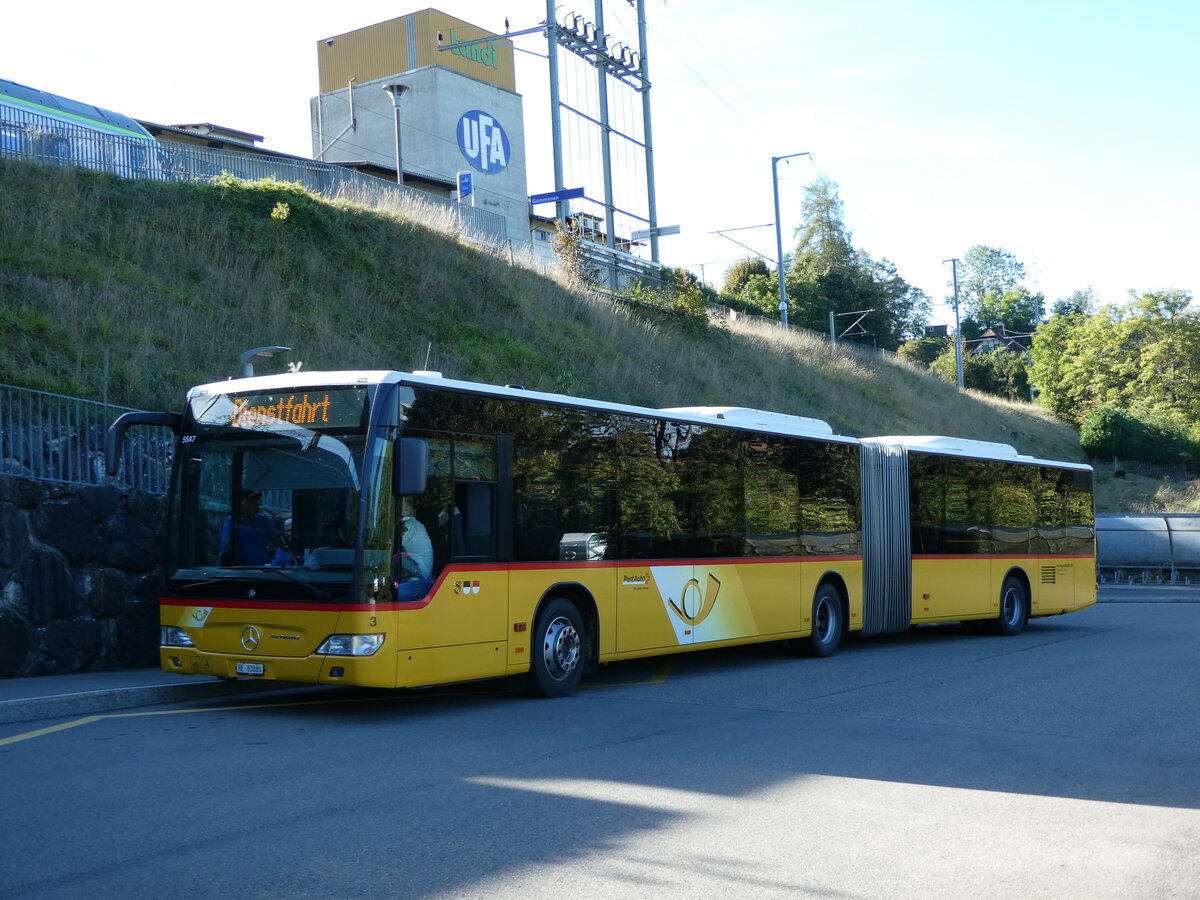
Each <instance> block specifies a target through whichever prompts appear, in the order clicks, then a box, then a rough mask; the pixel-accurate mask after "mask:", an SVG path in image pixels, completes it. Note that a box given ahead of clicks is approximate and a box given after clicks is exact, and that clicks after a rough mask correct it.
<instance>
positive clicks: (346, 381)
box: [188, 370, 858, 443]
mask: <svg viewBox="0 0 1200 900" xmlns="http://www.w3.org/2000/svg"><path fill="white" fill-rule="evenodd" d="M397 382H403V383H405V384H414V385H429V386H437V387H445V388H449V389H451V390H459V391H466V392H469V393H473V394H483V395H486V396H493V397H520V398H521V399H524V400H533V401H538V402H542V403H548V404H552V405H555V406H573V407H582V408H585V409H596V410H603V411H605V412H617V413H625V414H627V415H638V416H653V417H655V418H669V419H670V420H671V421H675V422H686V423H689V424H704V425H717V426H724V427H727V428H728V427H734V428H743V429H744V428H750V427H753V428H756V429H760V430H762V431H767V432H772V433H775V434H787V435H797V436H803V437H817V438H822V439H824V440H830V441H839V442H842V443H858V441H857V439H856V438H852V437H845V436H843V435H836V434H834V433H833V429H832V428H830V427H829V425H828V424H827V423H825V422H822V421H820V420H819V419H808V418H805V417H803V416H789V415H785V414H783V413H772V412H765V411H762V410H750V409H745V408H743V407H736V406H694V407H675V408H671V409H651V408H649V407H642V406H629V405H626V404H622V403H608V402H605V401H603V400H589V399H586V398H584V397H571V396H567V395H565V394H549V393H543V392H541V391H529V390H525V389H524V388H521V387H508V386H501V385H495V384H481V383H478V382H473V381H457V380H455V379H453V378H443V377H442V376H441V375H440V374H438V373H436V372H412V373H409V372H388V371H367V370H364V371H343V372H319V371H311V372H296V373H288V374H284V375H255V376H253V377H251V378H236V379H232V378H231V379H229V380H228V381H215V382H211V383H209V384H202V385H197V386H196V387H194V388H192V389H191V390H190V391H188V397H189V399H190V398H191V397H194V396H204V395H207V394H224V393H229V392H230V391H235V392H239V393H240V392H243V391H279V390H303V389H305V388H313V387H319V386H322V385H347V386H351V385H356V384H361V385H368V384H394V383H397Z"/></svg>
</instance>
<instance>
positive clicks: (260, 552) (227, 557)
mask: <svg viewBox="0 0 1200 900" xmlns="http://www.w3.org/2000/svg"><path fill="white" fill-rule="evenodd" d="M261 498H262V494H261V492H259V491H247V492H246V493H244V494H242V502H241V507H240V511H239V513H238V517H237V519H236V520H235V519H234V517H233V516H230V517H229V518H227V519H226V520H225V524H224V525H222V526H221V558H220V563H221V565H222V566H265V565H266V564H267V563H268V562H269V557H268V556H267V547H268V546H269V545H270V544H271V543H272V542H275V541H278V540H279V532H278V531H277V530H276V529H275V523H274V522H272V521H271V520H270V518H269V517H267V516H264V515H263V514H262V513H260V512H259V511H258V503H259V500H260V499H261ZM235 528H236V529H237V532H236V540H235V539H234V538H235V533H234V529H235ZM235 551H236V552H235Z"/></svg>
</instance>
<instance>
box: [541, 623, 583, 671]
mask: <svg viewBox="0 0 1200 900" xmlns="http://www.w3.org/2000/svg"><path fill="white" fill-rule="evenodd" d="M542 658H543V659H544V660H545V662H546V671H547V672H548V673H549V674H550V677H551V678H553V679H555V680H556V681H562V680H563V679H564V678H567V677H569V676H570V674H571V672H572V671H574V669H575V666H576V665H577V664H578V662H579V632H578V631H576V630H575V626H574V625H572V624H571V620H570V619H568V618H566V617H565V616H559V617H558V618H556V619H555V620H554V621H552V622H551V623H550V624H549V626H547V628H546V637H545V641H544V642H543V645H542Z"/></svg>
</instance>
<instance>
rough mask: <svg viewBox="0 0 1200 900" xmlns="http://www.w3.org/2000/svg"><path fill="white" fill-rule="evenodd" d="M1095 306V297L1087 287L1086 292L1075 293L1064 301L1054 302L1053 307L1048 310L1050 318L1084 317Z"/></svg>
mask: <svg viewBox="0 0 1200 900" xmlns="http://www.w3.org/2000/svg"><path fill="white" fill-rule="evenodd" d="M1095 305H1096V297H1095V295H1094V294H1093V293H1092V289H1091V288H1090V287H1089V288H1087V289H1086V290H1082V291H1076V292H1075V293H1073V294H1072V295H1071V296H1070V297H1068V298H1067V299H1065V300H1056V301H1054V306H1053V308H1052V309H1051V310H1050V315H1051V316H1072V315H1080V314H1082V315H1086V314H1087V313H1089V312H1091V310H1092V307H1094V306H1095Z"/></svg>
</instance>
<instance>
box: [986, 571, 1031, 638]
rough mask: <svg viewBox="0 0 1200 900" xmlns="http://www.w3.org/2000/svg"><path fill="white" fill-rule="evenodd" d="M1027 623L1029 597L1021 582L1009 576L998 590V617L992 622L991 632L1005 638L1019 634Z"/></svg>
mask: <svg viewBox="0 0 1200 900" xmlns="http://www.w3.org/2000/svg"><path fill="white" fill-rule="evenodd" d="M1028 621H1029V595H1028V594H1027V593H1026V592H1025V585H1023V584H1021V580H1020V579H1019V578H1014V577H1013V576H1012V575H1010V576H1008V577H1007V578H1005V579H1004V584H1003V586H1001V588H1000V615H999V616H997V617H996V618H995V619H994V620H993V621H992V631H993V633H995V634H999V635H1003V636H1005V637H1009V636H1011V635H1014V634H1020V633H1021V632H1022V631H1023V630H1024V629H1025V625H1026V623H1027V622H1028Z"/></svg>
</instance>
